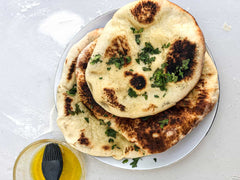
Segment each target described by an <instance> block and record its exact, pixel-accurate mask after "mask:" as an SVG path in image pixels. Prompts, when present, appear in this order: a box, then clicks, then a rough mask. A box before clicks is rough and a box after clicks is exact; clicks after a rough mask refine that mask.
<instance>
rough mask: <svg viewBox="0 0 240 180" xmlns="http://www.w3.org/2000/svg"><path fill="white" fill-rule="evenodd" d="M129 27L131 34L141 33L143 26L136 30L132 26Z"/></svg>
mask: <svg viewBox="0 0 240 180" xmlns="http://www.w3.org/2000/svg"><path fill="white" fill-rule="evenodd" d="M130 29H131V30H132V32H133V34H138V33H142V32H143V30H144V29H143V28H141V29H139V30H136V29H135V28H134V27H130Z"/></svg>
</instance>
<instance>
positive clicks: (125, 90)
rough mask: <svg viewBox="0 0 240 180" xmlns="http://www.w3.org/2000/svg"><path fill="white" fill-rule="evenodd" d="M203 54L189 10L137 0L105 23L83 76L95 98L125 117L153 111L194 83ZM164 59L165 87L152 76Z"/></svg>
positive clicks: (158, 0) (179, 96)
mask: <svg viewBox="0 0 240 180" xmlns="http://www.w3.org/2000/svg"><path fill="white" fill-rule="evenodd" d="M131 28H132V29H131ZM133 28H135V31H134V29H133ZM141 28H143V32H141ZM133 31H134V32H135V34H134V32H133ZM136 31H140V32H136ZM137 36H139V37H137ZM139 41H140V42H139ZM149 43H150V44H151V45H152V47H151V45H150V44H149ZM169 43H170V46H169V45H168V44H169ZM168 46H169V47H168ZM156 48H158V50H157V49H156ZM159 51H161V53H160V52H159ZM140 53H142V54H140ZM204 54H205V42H204V37H203V35H202V32H201V30H200V28H199V27H198V25H197V23H196V21H195V19H194V18H193V17H192V16H191V15H190V14H189V13H187V12H186V11H185V10H183V9H181V8H180V7H178V6H177V5H175V4H173V3H171V2H169V1H167V0H142V1H135V2H133V3H130V4H128V5H126V6H124V7H122V8H121V9H119V10H118V11H117V12H116V13H115V15H114V16H113V18H112V19H111V20H110V21H109V22H108V24H107V25H106V26H105V28H104V31H103V33H102V35H101V37H99V40H98V42H97V44H96V47H95V49H94V52H93V54H92V59H91V61H89V63H88V66H87V69H86V81H87V84H88V87H89V89H90V91H91V93H92V95H93V98H94V99H95V101H96V102H97V103H98V104H99V105H100V106H101V107H102V108H104V109H105V110H106V111H108V112H109V113H111V114H113V115H116V116H118V117H127V118H138V117H143V116H149V115H154V114H157V113H159V112H162V111H164V110H166V109H168V108H170V107H172V106H174V105H175V104H176V103H177V102H178V101H180V100H181V99H182V98H184V97H185V96H186V95H187V94H188V93H189V92H190V91H191V90H192V89H193V88H194V86H195V85H196V83H197V82H198V80H199V78H200V76H201V72H202V67H203V60H204ZM143 56H149V58H148V60H147V61H146V59H147V58H143V59H141V57H143ZM97 57H98V58H97ZM99 57H100V58H99ZM154 58H155V60H154ZM94 59H95V60H94ZM96 59H97V61H96ZM137 59H138V60H137ZM186 62H187V63H186ZM164 63H167V64H168V65H167V66H166V67H165V68H163V70H164V72H165V73H169V74H170V76H171V79H172V81H173V82H169V83H167V84H166V89H167V90H165V88H164V87H159V85H158V87H153V86H156V83H154V78H151V77H153V76H154V72H157V71H158V69H161V66H162V65H163V64H164ZM184 64H185V65H186V64H187V67H186V68H185V69H184V68H183V67H184ZM110 68H111V69H110ZM149 69H151V70H149ZM146 70H148V71H146ZM176 76H177V81H176ZM157 79H158V78H157ZM174 79H175V80H174ZM174 81H176V82H174ZM158 82H159V80H158ZM135 93H136V94H135ZM156 96H159V97H160V98H156ZM129 120H130V119H129Z"/></svg>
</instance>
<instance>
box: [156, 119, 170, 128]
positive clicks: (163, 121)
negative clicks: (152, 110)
mask: <svg viewBox="0 0 240 180" xmlns="http://www.w3.org/2000/svg"><path fill="white" fill-rule="evenodd" d="M168 122H169V120H168V119H163V120H161V121H158V123H159V124H160V127H161V128H162V129H163V127H164V126H166V125H167V124H168Z"/></svg>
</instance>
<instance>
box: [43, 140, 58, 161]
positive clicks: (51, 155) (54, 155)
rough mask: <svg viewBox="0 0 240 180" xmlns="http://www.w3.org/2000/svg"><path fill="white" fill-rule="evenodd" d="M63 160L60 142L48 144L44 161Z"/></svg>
mask: <svg viewBox="0 0 240 180" xmlns="http://www.w3.org/2000/svg"><path fill="white" fill-rule="evenodd" d="M52 160H62V153H61V149H60V147H59V146H58V144H54V143H51V144H48V145H46V147H45V150H44V154H43V161H52Z"/></svg>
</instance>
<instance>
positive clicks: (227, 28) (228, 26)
mask: <svg viewBox="0 0 240 180" xmlns="http://www.w3.org/2000/svg"><path fill="white" fill-rule="evenodd" d="M223 30H224V31H228V32H229V31H231V30H232V26H231V25H229V24H227V23H226V22H225V23H224V24H223Z"/></svg>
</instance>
